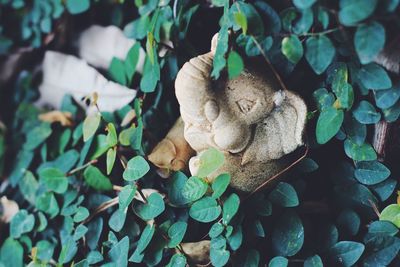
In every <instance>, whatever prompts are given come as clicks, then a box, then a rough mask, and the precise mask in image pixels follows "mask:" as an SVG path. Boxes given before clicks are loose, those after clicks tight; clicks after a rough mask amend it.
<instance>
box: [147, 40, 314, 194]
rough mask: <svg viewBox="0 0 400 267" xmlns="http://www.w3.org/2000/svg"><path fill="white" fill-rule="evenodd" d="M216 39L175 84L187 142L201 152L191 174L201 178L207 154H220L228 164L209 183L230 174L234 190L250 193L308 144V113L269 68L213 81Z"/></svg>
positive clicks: (252, 68)
mask: <svg viewBox="0 0 400 267" xmlns="http://www.w3.org/2000/svg"><path fill="white" fill-rule="evenodd" d="M216 39H217V37H214V38H213V44H212V49H211V51H210V52H209V53H206V54H204V55H200V56H197V57H195V58H192V59H191V60H190V61H189V62H187V63H185V64H184V66H183V67H182V69H181V70H180V71H179V73H178V75H177V78H176V81H175V90H176V97H177V99H178V102H179V105H180V112H181V116H182V120H183V122H184V129H183V132H184V138H185V140H186V141H187V142H188V144H189V145H190V147H192V148H193V149H194V150H195V151H196V152H197V156H194V157H192V158H191V159H190V161H189V169H190V172H191V174H192V175H196V173H197V167H196V166H198V164H196V162H197V161H198V160H199V155H200V154H201V153H202V151H204V150H206V149H207V148H209V147H214V148H217V149H218V150H220V151H222V152H224V154H225V163H224V165H223V166H222V167H221V168H220V169H219V170H218V171H217V172H216V173H213V174H212V177H209V178H211V179H212V178H214V177H216V176H217V175H218V174H220V173H223V172H228V173H230V174H231V177H232V178H231V186H232V187H234V188H236V189H238V190H241V191H245V192H251V191H253V190H255V189H256V188H257V187H258V186H260V185H261V184H263V183H264V182H265V181H266V180H267V179H268V178H270V177H272V176H274V175H275V174H277V173H279V172H280V171H281V170H283V169H284V168H285V167H287V166H288V164H289V161H288V159H287V157H285V156H286V155H288V154H290V153H291V152H293V151H294V150H296V149H297V148H298V147H300V146H302V145H303V144H304V142H303V132H304V128H305V123H306V114H307V108H306V105H305V103H304V101H303V100H302V99H301V98H300V97H299V96H298V95H296V94H295V93H293V92H290V91H288V90H285V89H284V88H282V86H281V85H280V83H279V80H278V77H277V76H276V75H275V74H274V72H273V71H272V70H271V69H270V68H268V67H267V66H262V67H260V66H259V65H257V64H254V65H249V66H246V68H245V69H244V70H243V72H242V73H241V74H240V75H239V76H238V77H237V78H234V79H232V80H228V81H223V82H221V81H213V80H212V79H211V76H210V73H211V71H212V62H213V55H214V51H215V43H216ZM155 152H156V151H154V152H153V153H155Z"/></svg>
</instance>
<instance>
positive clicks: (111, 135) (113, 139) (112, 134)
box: [106, 123, 118, 147]
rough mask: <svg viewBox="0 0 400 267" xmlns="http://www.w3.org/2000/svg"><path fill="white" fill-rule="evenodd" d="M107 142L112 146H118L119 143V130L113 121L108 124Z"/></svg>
mask: <svg viewBox="0 0 400 267" xmlns="http://www.w3.org/2000/svg"><path fill="white" fill-rule="evenodd" d="M107 131H108V134H107V138H106V141H107V144H108V145H109V146H110V147H112V146H116V145H117V144H118V137H117V131H116V130H115V126H114V124H112V123H109V124H108V125H107Z"/></svg>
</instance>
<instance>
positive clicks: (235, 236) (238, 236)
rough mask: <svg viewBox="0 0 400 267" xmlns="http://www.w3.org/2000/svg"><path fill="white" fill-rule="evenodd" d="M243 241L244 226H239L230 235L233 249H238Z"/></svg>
mask: <svg viewBox="0 0 400 267" xmlns="http://www.w3.org/2000/svg"><path fill="white" fill-rule="evenodd" d="M242 242H243V231H242V226H240V225H239V226H237V227H236V228H235V230H234V231H233V233H232V234H231V235H230V236H229V237H228V243H229V246H230V247H231V249H232V250H233V251H236V250H238V249H239V248H240V246H241V245H242Z"/></svg>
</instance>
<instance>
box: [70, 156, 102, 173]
mask: <svg viewBox="0 0 400 267" xmlns="http://www.w3.org/2000/svg"><path fill="white" fill-rule="evenodd" d="M95 163H97V159H93V160H91V161H89V162H88V163H86V164H84V165H82V166H80V167H77V168H75V169H73V170H71V171H69V172H68V173H67V174H66V176H71V175H73V174H75V173H77V172H79V171H81V170H83V169H86V168H87V167H88V166H90V165H93V164H95Z"/></svg>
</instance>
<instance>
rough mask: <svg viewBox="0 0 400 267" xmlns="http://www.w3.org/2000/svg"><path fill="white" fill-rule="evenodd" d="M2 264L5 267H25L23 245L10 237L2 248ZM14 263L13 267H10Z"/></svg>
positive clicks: (0, 256)
mask: <svg viewBox="0 0 400 267" xmlns="http://www.w3.org/2000/svg"><path fill="white" fill-rule="evenodd" d="M0 262H1V263H2V264H4V266H5V267H23V266H25V264H24V248H23V247H22V245H21V244H20V243H19V242H18V241H16V240H14V239H12V237H8V238H7V239H6V240H5V241H4V243H3V245H2V246H1V248H0ZM10 263H12V265H8V264H10ZM5 264H7V265H5Z"/></svg>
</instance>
